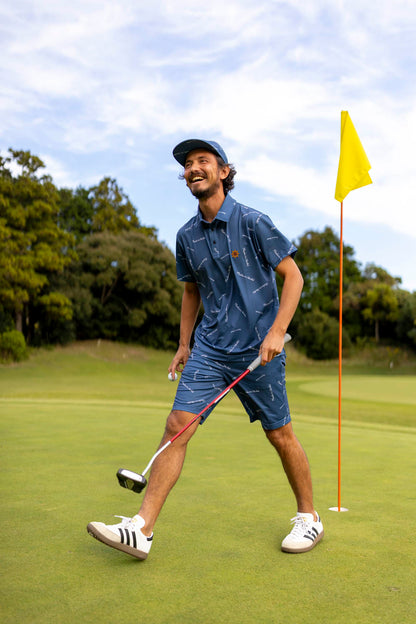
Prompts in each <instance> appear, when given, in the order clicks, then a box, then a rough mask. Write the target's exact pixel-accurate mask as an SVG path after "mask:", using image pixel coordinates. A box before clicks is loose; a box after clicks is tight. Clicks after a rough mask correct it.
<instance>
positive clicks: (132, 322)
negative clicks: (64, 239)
mask: <svg viewBox="0 0 416 624" xmlns="http://www.w3.org/2000/svg"><path fill="white" fill-rule="evenodd" d="M77 249H78V254H79V263H78V276H77V277H76V278H75V279H72V280H71V281H68V284H69V288H70V291H67V294H68V296H71V298H72V299H73V302H74V311H75V315H74V316H75V318H74V320H75V323H76V326H77V336H78V337H79V338H87V337H88V338H92V337H105V338H110V339H113V338H116V337H117V338H121V339H123V340H126V341H137V342H140V343H142V344H147V345H151V346H154V347H158V348H172V347H174V346H175V345H176V343H177V338H178V331H179V321H180V305H181V298H182V287H181V285H180V284H179V283H178V281H177V279H176V265H175V258H174V256H173V254H172V252H171V251H170V250H169V249H168V248H167V247H166V246H164V245H163V244H162V243H160V242H159V241H157V240H156V239H155V238H152V237H150V236H147V235H146V234H143V233H142V232H139V231H127V232H121V233H119V234H117V235H116V234H112V233H111V232H102V233H96V234H92V235H91V236H89V237H87V238H85V239H84V241H82V242H81V243H80V244H79V246H78V248H77Z"/></svg>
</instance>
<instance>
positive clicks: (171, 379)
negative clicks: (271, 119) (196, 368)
mask: <svg viewBox="0 0 416 624" xmlns="http://www.w3.org/2000/svg"><path fill="white" fill-rule="evenodd" d="M177 378H178V375H177V374H176V373H174V374H173V375H172V373H169V374H168V379H169V381H176V380H177Z"/></svg>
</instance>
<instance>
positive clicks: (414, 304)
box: [396, 290, 416, 348]
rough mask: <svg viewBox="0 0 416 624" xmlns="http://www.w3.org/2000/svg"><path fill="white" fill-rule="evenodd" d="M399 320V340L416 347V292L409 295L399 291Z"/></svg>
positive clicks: (397, 330) (397, 327)
mask: <svg viewBox="0 0 416 624" xmlns="http://www.w3.org/2000/svg"><path fill="white" fill-rule="evenodd" d="M397 297H398V301H399V310H398V318H397V323H396V332H397V333H396V335H397V338H398V340H400V341H402V342H405V343H407V344H409V346H413V347H414V348H415V347H416V292H413V293H409V292H407V291H405V290H399V291H398V293H397Z"/></svg>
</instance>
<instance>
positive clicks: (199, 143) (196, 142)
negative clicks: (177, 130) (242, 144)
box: [173, 139, 227, 167]
mask: <svg viewBox="0 0 416 624" xmlns="http://www.w3.org/2000/svg"><path fill="white" fill-rule="evenodd" d="M196 149H206V150H207V151H208V152H211V153H212V154H215V155H216V156H219V157H220V158H222V159H223V160H224V162H227V160H226V159H224V156H225V154H224V153H222V154H221V153H220V152H219V151H218V150H217V149H216V148H215V147H214V146H213V145H211V144H210V143H208V142H207V141H203V140H202V139H187V140H186V141H182V143H179V144H178V145H177V146H176V147H175V148H174V150H173V156H174V157H175V159H176V160H177V161H178V163H179V164H180V165H182V167H184V166H185V162H186V157H187V155H188V154H189V152H192V151H193V150H196Z"/></svg>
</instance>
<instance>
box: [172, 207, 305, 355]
mask: <svg viewBox="0 0 416 624" xmlns="http://www.w3.org/2000/svg"><path fill="white" fill-rule="evenodd" d="M296 251H297V250H296V247H295V246H294V245H293V244H292V243H291V242H290V241H289V240H288V239H287V238H286V237H285V236H283V234H281V232H279V230H278V229H277V228H276V227H275V226H274V224H273V223H272V221H271V220H270V218H269V217H268V216H267V215H265V214H263V213H261V212H259V211H258V210H253V208H248V207H247V206H243V205H242V204H239V203H238V202H236V201H235V200H234V199H233V198H232V197H231V196H230V195H227V196H226V198H225V200H224V203H223V204H222V206H221V208H220V210H219V212H218V214H217V216H216V218H215V219H214V220H213V221H212V222H211V223H209V222H207V221H205V220H204V219H203V217H202V214H201V212H200V211H199V210H198V213H197V214H196V215H195V216H194V217H192V219H190V220H189V221H188V222H187V223H186V224H185V225H184V226H183V227H182V228H181V229H180V230H179V231H178V234H177V238H176V270H177V276H178V280H180V281H183V282H194V283H196V284H197V286H198V289H199V292H200V294H201V299H202V303H203V306H204V316H203V318H202V321H201V322H200V324H199V325H198V327H197V329H196V332H195V342H196V343H197V344H198V345H199V347H200V348H201V349H202V350H203V351H206V352H207V353H217V354H224V355H228V356H229V355H231V354H236V355H237V354H241V353H243V352H250V351H255V352H256V354H257V352H258V349H259V346H260V343H261V342H262V341H263V339H264V337H265V336H266V334H267V332H268V331H269V329H270V327H271V326H272V324H273V322H274V320H275V318H276V314H277V311H278V308H279V297H278V294H277V288H276V281H275V275H274V269H275V268H276V267H277V265H278V264H279V263H280V262H281V261H282V260H283V259H284V258H285V257H287V256H292V257H293V256H294V255H295V253H296Z"/></svg>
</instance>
